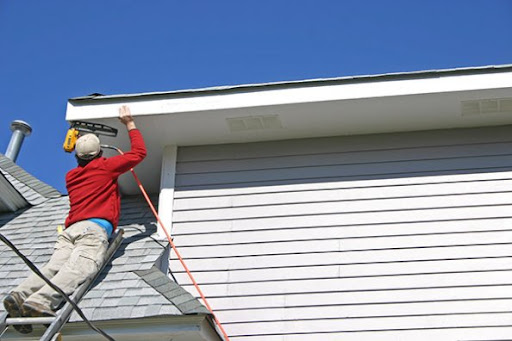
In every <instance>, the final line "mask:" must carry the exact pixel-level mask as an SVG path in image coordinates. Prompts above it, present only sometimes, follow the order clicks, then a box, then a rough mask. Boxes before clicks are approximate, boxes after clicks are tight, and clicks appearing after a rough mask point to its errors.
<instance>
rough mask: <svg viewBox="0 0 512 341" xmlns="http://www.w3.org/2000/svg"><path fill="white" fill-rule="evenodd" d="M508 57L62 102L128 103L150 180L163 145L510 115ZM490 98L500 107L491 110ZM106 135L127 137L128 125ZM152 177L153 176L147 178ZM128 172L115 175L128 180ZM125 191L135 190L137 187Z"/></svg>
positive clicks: (393, 128) (90, 117)
mask: <svg viewBox="0 0 512 341" xmlns="http://www.w3.org/2000/svg"><path fill="white" fill-rule="evenodd" d="M510 99H512V65H505V66H490V67H479V68H468V69H453V70H440V71H424V72H413V73H403V74H390V75H380V76H361V77H347V78H338V79H326V80H311V81H298V82H286V83H273V84H259V85H258V84H257V85H241V86H233V87H220V88H207V89H198V90H183V91H175V92H164V93H146V94H144V93H143V94H133V95H114V96H88V97H83V98H75V99H71V100H69V102H68V107H67V113H66V119H67V120H68V121H73V120H84V121H93V122H98V123H104V124H108V125H112V126H115V127H117V128H119V129H121V132H122V130H123V127H122V126H121V125H120V124H119V122H118V120H117V116H118V108H119V106H120V105H129V106H130V108H131V110H132V113H133V115H134V116H135V117H136V123H137V126H138V127H139V128H140V130H141V131H142V133H143V135H144V138H145V141H146V144H147V147H148V150H149V151H150V153H149V154H148V157H147V159H146V160H145V161H144V162H143V164H141V165H140V166H139V167H137V169H140V170H139V173H141V174H142V177H145V176H144V174H145V173H147V174H152V176H150V175H148V180H147V181H149V182H155V184H154V186H153V187H155V189H156V188H158V185H157V183H156V179H157V178H155V174H154V170H155V169H160V165H161V160H162V150H163V149H164V147H165V146H166V145H177V146H187V145H205V144H221V143H245V142H256V141H270V140H284V139H295V138H309V137H321V136H336V135H356V134H373V133H387V132H401V131H415V130H430V129H445V128H463V127H479V126H491V125H503V124H512V111H511V110H509V109H512V106H510ZM493 108H495V109H496V110H494V109H493ZM103 143H109V144H115V145H118V146H119V147H121V148H122V149H126V148H128V147H129V144H128V140H127V138H126V134H125V133H121V134H120V136H119V137H118V138H116V139H115V140H113V139H110V138H104V139H103ZM152 179H153V180H152ZM124 182H125V181H123V180H122V181H121V183H124ZM131 187H133V191H132V189H130V190H126V189H127V187H126V185H125V188H124V190H125V192H127V193H134V191H135V190H136V188H135V187H134V186H131Z"/></svg>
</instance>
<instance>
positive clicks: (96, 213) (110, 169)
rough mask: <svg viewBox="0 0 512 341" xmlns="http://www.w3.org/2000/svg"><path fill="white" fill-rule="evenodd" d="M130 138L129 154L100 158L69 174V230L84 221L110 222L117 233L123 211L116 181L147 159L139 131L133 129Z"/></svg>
mask: <svg viewBox="0 0 512 341" xmlns="http://www.w3.org/2000/svg"><path fill="white" fill-rule="evenodd" d="M128 134H129V135H130V142H131V150H130V151H129V152H126V153H125V154H124V155H118V156H113V157H109V158H104V157H99V158H97V159H94V160H92V161H91V162H89V163H88V164H87V165H86V166H85V167H80V166H78V167H76V168H74V169H72V170H70V171H69V172H68V173H67V174H66V187H67V190H68V194H69V204H70V210H69V214H68V217H67V218H66V223H65V225H66V227H69V226H70V225H71V224H73V223H76V222H78V221H81V220H86V219H90V218H102V219H106V220H108V221H110V222H111V223H112V225H113V227H114V230H115V229H116V227H117V223H118V222H119V211H120V208H121V199H120V196H119V185H118V183H117V178H118V177H119V175H121V174H123V173H125V172H127V171H128V170H130V168H133V167H135V166H136V165H137V164H138V163H140V162H141V161H142V160H143V159H144V157H146V146H145V145H144V139H143V138H142V134H141V133H140V131H139V130H138V129H132V130H130V131H129V133H128Z"/></svg>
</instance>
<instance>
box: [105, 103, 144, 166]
mask: <svg viewBox="0 0 512 341" xmlns="http://www.w3.org/2000/svg"><path fill="white" fill-rule="evenodd" d="M119 120H120V121H121V122H122V123H123V124H124V125H125V126H126V130H128V134H129V136H130V143H131V149H130V151H128V152H126V153H124V154H123V155H118V156H114V157H110V158H108V159H107V160H106V167H107V169H109V170H111V171H112V172H114V175H115V176H119V175H121V174H123V173H124V172H127V171H129V170H130V168H133V167H135V166H136V165H137V164H139V163H140V162H141V161H142V160H143V159H144V158H145V157H146V146H145V144H144V139H143V138H142V134H141V133H140V131H139V130H138V129H137V127H136V125H135V121H134V120H133V117H132V114H131V112H130V108H128V107H127V106H125V105H123V106H122V107H121V108H119Z"/></svg>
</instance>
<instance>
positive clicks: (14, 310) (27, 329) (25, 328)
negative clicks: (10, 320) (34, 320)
mask: <svg viewBox="0 0 512 341" xmlns="http://www.w3.org/2000/svg"><path fill="white" fill-rule="evenodd" d="M22 306H23V299H22V298H21V295H20V294H19V293H17V292H15V291H13V292H11V293H10V294H9V295H7V297H6V298H4V307H5V310H6V311H7V312H8V313H9V317H23V311H22ZM13 327H14V329H16V330H17V331H18V332H20V333H22V334H29V333H32V325H30V324H17V325H16V324H15V325H14V326H13Z"/></svg>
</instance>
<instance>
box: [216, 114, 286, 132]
mask: <svg viewBox="0 0 512 341" xmlns="http://www.w3.org/2000/svg"><path fill="white" fill-rule="evenodd" d="M226 122H227V124H228V126H229V130H230V131H231V132H237V131H247V130H264V129H281V128H283V125H282V124H281V120H280V119H279V117H278V116H277V115H258V116H245V117H233V118H226Z"/></svg>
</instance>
